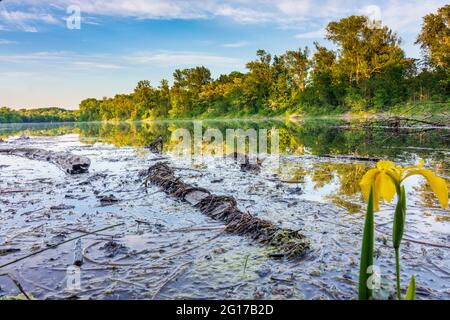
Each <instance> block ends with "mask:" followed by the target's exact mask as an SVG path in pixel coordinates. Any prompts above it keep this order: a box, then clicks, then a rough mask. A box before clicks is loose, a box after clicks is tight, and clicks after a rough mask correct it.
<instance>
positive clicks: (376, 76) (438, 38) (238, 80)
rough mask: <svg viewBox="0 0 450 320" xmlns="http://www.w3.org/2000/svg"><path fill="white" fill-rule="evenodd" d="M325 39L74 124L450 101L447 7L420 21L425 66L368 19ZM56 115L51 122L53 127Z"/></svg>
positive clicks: (180, 76) (337, 25) (191, 73)
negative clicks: (329, 44)
mask: <svg viewBox="0 0 450 320" xmlns="http://www.w3.org/2000/svg"><path fill="white" fill-rule="evenodd" d="M326 39H327V40H329V41H331V42H332V43H333V44H334V45H335V47H336V48H337V49H336V50H330V49H328V48H326V47H324V46H322V45H320V44H319V43H315V45H314V48H313V50H311V49H310V48H300V49H298V50H290V51H287V52H285V53H284V54H281V55H275V56H272V55H271V54H269V53H268V52H266V51H264V50H258V51H257V54H256V59H255V60H253V61H251V62H249V63H247V65H246V67H247V69H248V71H247V72H246V73H241V72H236V71H234V72H231V73H230V74H227V75H221V76H219V77H218V78H217V79H213V78H212V77H211V72H210V70H208V69H207V68H205V67H203V66H200V67H195V68H189V69H182V70H180V69H177V70H175V72H174V73H173V78H174V79H173V84H172V86H170V85H169V82H168V81H167V80H162V81H161V83H160V84H159V86H157V87H154V86H152V85H151V84H150V82H149V81H147V80H144V81H140V82H139V83H138V84H137V86H136V88H135V89H134V92H132V93H130V94H120V95H116V96H115V97H112V98H103V99H101V100H98V99H93V98H90V99H86V100H83V101H82V102H81V103H80V110H79V120H80V121H97V120H125V119H130V120H140V119H158V118H160V119H161V118H193V117H200V118H202V117H203V118H206V117H209V118H213V117H223V116H227V117H242V116H250V115H260V116H272V115H280V114H301V113H307V114H330V113H335V114H336V113H344V112H366V111H375V112H383V111H389V110H392V109H393V107H396V108H397V109H398V106H399V105H403V104H406V103H413V104H417V103H423V102H449V97H450V65H449V61H450V56H449V52H450V48H449V46H450V5H446V6H444V7H442V8H441V9H439V10H438V11H437V13H434V14H429V15H427V16H425V17H424V19H423V25H422V31H421V34H420V35H419V36H418V38H417V43H418V44H419V45H420V46H421V48H422V49H423V52H424V59H422V60H417V59H412V58H408V57H406V56H405V53H404V51H403V50H402V49H401V48H400V39H399V37H398V36H397V35H396V34H395V33H394V32H393V31H392V30H391V29H389V27H387V26H383V25H382V24H381V22H380V21H370V20H369V19H368V18H367V17H365V16H350V17H347V18H343V19H341V20H339V21H335V22H331V23H329V24H328V26H327V28H326ZM2 110H3V111H0V122H2V121H3V122H11V121H15V120H16V119H18V117H20V118H21V119H22V121H34V120H30V119H36V117H33V116H31V117H28V118H27V117H23V114H26V113H27V112H31V111H18V114H16V112H9V113H8V110H5V109H2ZM42 110H49V109H42ZM49 113H50V114H52V112H49ZM54 113H55V114H56V115H53V116H54V117H55V118H58V119H59V120H62V121H65V120H63V119H62V118H65V117H68V118H71V117H74V116H75V114H74V113H69V114H67V115H66V114H64V112H63V111H61V110H60V109H56V110H55V112H54ZM42 114H45V115H47V114H48V113H47V112H44V111H43V112H42ZM53 116H50V115H49V117H50V118H48V119H50V120H51V121H58V120H54V118H53ZM59 117H61V118H59ZM44 118H46V116H44ZM11 119H12V120H11Z"/></svg>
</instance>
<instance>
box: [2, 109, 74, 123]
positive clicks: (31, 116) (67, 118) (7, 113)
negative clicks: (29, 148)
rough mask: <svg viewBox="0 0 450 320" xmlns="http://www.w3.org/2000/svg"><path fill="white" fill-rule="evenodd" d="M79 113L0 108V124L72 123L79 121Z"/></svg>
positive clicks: (58, 110) (60, 110) (64, 110)
mask: <svg viewBox="0 0 450 320" xmlns="http://www.w3.org/2000/svg"><path fill="white" fill-rule="evenodd" d="M78 115H79V112H78V111H74V110H66V109H62V108H39V109H20V110H13V109H10V108H7V107H2V108H0V123H28V122H74V121H78V119H79V116H78Z"/></svg>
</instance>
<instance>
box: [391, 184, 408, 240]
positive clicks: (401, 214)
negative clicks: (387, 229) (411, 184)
mask: <svg viewBox="0 0 450 320" xmlns="http://www.w3.org/2000/svg"><path fill="white" fill-rule="evenodd" d="M405 220H406V193H405V187H403V186H402V188H401V193H400V194H399V195H398V202H397V206H396V207H395V214H394V226H393V228H392V243H393V246H394V248H399V247H400V243H401V242H402V238H403V231H404V229H405Z"/></svg>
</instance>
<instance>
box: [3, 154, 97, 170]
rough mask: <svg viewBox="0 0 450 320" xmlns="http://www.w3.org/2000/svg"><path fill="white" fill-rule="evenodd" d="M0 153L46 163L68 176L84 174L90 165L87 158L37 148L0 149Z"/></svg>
mask: <svg viewBox="0 0 450 320" xmlns="http://www.w3.org/2000/svg"><path fill="white" fill-rule="evenodd" d="M0 153H3V154H8V155H13V156H18V157H24V158H27V159H32V160H40V161H48V162H50V163H53V164H55V165H57V166H58V167H59V168H61V169H62V170H64V171H65V172H67V173H69V174H80V173H86V172H88V170H89V166H90V165H91V160H89V158H87V157H83V156H78V155H75V154H72V153H70V152H67V151H61V152H56V151H49V150H44V149H37V148H0Z"/></svg>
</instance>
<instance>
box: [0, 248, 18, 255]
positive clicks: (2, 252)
mask: <svg viewBox="0 0 450 320" xmlns="http://www.w3.org/2000/svg"><path fill="white" fill-rule="evenodd" d="M19 251H20V249H19V248H4V249H0V256H6V255H7V254H10V253H15V252H19Z"/></svg>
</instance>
